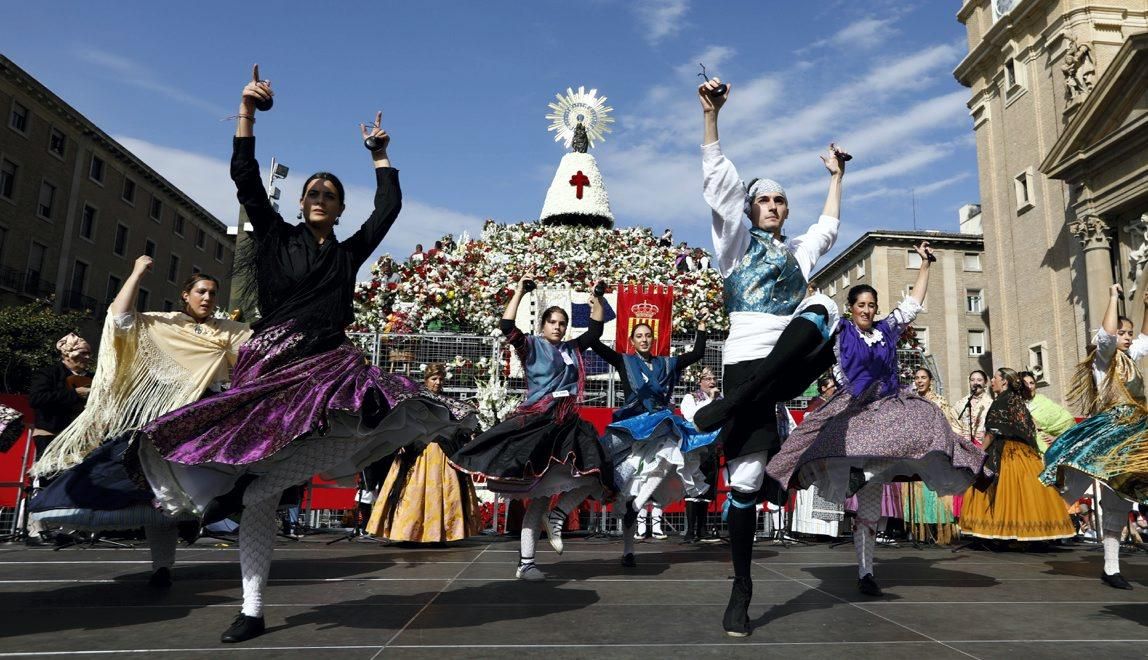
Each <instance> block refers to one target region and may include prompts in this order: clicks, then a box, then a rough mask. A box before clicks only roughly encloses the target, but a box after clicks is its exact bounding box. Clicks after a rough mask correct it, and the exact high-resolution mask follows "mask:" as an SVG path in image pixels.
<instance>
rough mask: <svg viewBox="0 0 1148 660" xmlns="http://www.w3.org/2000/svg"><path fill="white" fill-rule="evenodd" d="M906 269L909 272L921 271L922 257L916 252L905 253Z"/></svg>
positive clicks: (907, 251)
mask: <svg viewBox="0 0 1148 660" xmlns="http://www.w3.org/2000/svg"><path fill="white" fill-rule="evenodd" d="M905 268H908V269H909V270H920V268H921V255H919V254H917V251H916V250H906V251H905Z"/></svg>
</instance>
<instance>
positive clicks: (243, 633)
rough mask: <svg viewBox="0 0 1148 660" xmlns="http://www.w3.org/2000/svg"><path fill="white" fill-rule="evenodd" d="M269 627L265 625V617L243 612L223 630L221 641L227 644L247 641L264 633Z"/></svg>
mask: <svg viewBox="0 0 1148 660" xmlns="http://www.w3.org/2000/svg"><path fill="white" fill-rule="evenodd" d="M266 629H267V628H266V627H265V626H264V625H263V617H261V616H247V615H246V614H243V613H242V612H241V613H240V614H239V616H237V617H235V620H234V621H232V622H231V627H230V628H228V629H227V630H224V631H223V635H222V636H220V638H219V641H221V642H223V643H225V644H234V643H235V642H246V641H247V640H249V639H252V638H255V637H258V636H260V635H262V634H263V632H264V631H265V630H266Z"/></svg>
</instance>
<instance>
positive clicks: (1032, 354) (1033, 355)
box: [1028, 342, 1048, 385]
mask: <svg viewBox="0 0 1148 660" xmlns="http://www.w3.org/2000/svg"><path fill="white" fill-rule="evenodd" d="M1046 350H1048V348H1047V347H1046V346H1045V344H1044V342H1041V343H1039V344H1033V345H1032V346H1029V347H1028V370H1029V371H1031V372H1032V375H1033V378H1035V379H1036V382H1037V383H1038V384H1042V385H1047V384H1048V378H1047V377H1046V376H1045V373H1044V364H1045V359H1044V353H1045V351H1046Z"/></svg>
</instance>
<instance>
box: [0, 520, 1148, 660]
mask: <svg viewBox="0 0 1148 660" xmlns="http://www.w3.org/2000/svg"><path fill="white" fill-rule="evenodd" d="M333 538H336V537H334V536H312V537H308V538H307V539H306V540H304V541H303V542H290V541H281V542H280V543H279V545H278V547H277V548H276V554H275V562H274V565H273V567H272V570H271V583H270V586H269V587H268V589H267V592H266V599H267V605H266V614H265V616H266V620H267V626H268V632H267V634H265V635H263V636H262V637H259V638H256V639H254V640H251V641H249V642H247V643H244V644H231V645H225V644H221V643H219V641H218V640H219V634H220V633H221V632H222V631H223V630H224V629H225V628H226V627H227V626H228V624H229V623H230V621H231V619H232V618H233V617H234V616H235V614H236V613H237V612H238V608H239V604H238V603H239V566H238V559H239V557H238V553H237V551H236V549H235V548H234V547H233V546H216V545H215V544H216V542H215V541H212V540H210V539H201V540H200V541H199V542H198V543H197V544H196V545H195V546H192V547H190V548H183V547H181V548H180V550H179V553H178V564H177V566H176V568H175V571H174V577H175V584H174V586H173V587H172V589H171V590H170V591H168V592H166V593H154V592H151V591H149V589H148V587H147V585H146V583H145V581H146V580H147V577H148V575H149V573H150V570H149V567H150V563H149V561H148V553H147V550H146V549H145V548H140V547H137V548H136V549H130V550H119V549H94V548H84V549H79V548H71V549H66V550H62V551H59V552H54V551H53V550H52V549H50V548H26V547H24V546H22V545H0V584H2V589H3V593H2V594H0V610H2V617H0V657H18V656H19V657H29V656H57V655H69V654H72V653H83V654H85V655H89V656H95V657H114V658H117V659H118V658H128V657H153V658H154V657H161V658H196V657H215V656H220V655H224V654H226V655H233V656H235V657H241V658H245V659H246V658H264V657H267V658H271V657H275V658H306V659H307V660H315V659H318V658H363V659H366V658H374V657H388V658H389V657H428V658H429V657H433V658H481V657H490V658H502V659H505V658H507V657H508V656H513V655H519V656H521V657H523V658H526V657H529V658H536V657H545V658H548V659H549V658H586V657H593V658H599V657H644V658H666V657H674V658H679V657H680V658H699V657H722V658H726V657H746V658H749V657H753V658H761V657H788V658H800V659H801V660H809V659H812V658H855V657H866V658H881V659H882V660H893V659H895V658H929V659H930V660H933V659H937V658H969V657H975V658H1008V659H1009V660H1015V659H1016V658H1025V659H1026V660H1028V659H1030V658H1052V657H1087V656H1091V657H1097V658H1098V657H1108V658H1117V657H1145V656H1146V655H1148V554H1145V553H1143V552H1136V553H1132V554H1127V555H1124V556H1123V557H1122V558H1123V560H1124V569H1123V573H1124V575H1125V576H1126V577H1127V578H1128V579H1129V580H1130V581H1131V582H1132V583H1133V585H1134V586H1135V590H1133V591H1118V590H1115V589H1111V588H1109V587H1106V586H1104V585H1103V584H1101V583H1100V580H1099V579H1098V577H1099V574H1100V570H1101V555H1100V552H1099V551H1088V550H1085V549H1079V548H1077V549H1070V550H1060V551H1054V552H1048V553H1039V554H1038V553H1021V552H1000V553H993V552H986V551H968V550H965V551H961V552H958V553H956V554H953V553H950V552H949V551H948V550H947V549H943V548H926V549H921V550H916V549H913V548H912V547H905V546H901V547H898V548H888V547H879V548H878V550H877V565H876V574H877V577H878V580H879V581H880V584H881V586H882V587H883V588H884V589H885V591H886V596H885V597H884V598H882V599H872V598H867V597H865V596H862V595H860V594H859V593H858V592H857V589H856V580H857V573H856V568H855V559H854V554H853V548H852V546H851V545H845V546H841V547H838V548H832V549H831V548H829V547H828V545H826V544H820V545H813V546H808V547H789V548H783V547H779V546H774V545H772V544H770V543H768V542H764V543H759V544H758V545H757V548H756V553H755V562H754V569H753V570H754V601H753V605H752V606H751V608H750V616H751V617H753V618H754V619H755V625H756V629H755V630H754V632H753V635H752V636H750V637H747V638H743V639H734V638H730V637H727V636H726V635H725V633H724V632H722V629H721V623H720V621H721V615H722V611H723V610H724V607H725V602H726V599H727V597H728V595H729V589H730V582H729V580H728V575H729V572H730V569H729V562H728V558H727V552H728V548H727V547H726V546H724V545H717V546H700V547H694V546H680V545H678V544H677V542H676V541H675V540H673V538H671V539H670V540H668V541H661V542H656V541H655V542H643V543H639V544H638V546H637V547H638V561H639V567H638V568H635V569H623V568H622V567H621V565H620V564H619V554H620V551H621V543H620V541H618V540H616V539H615V540H610V541H602V540H595V539H571V540H568V541H567V544H566V553H565V554H564V555H563V556H561V557H559V556H557V555H556V554H555V553H554V552H552V551H551V550H550V547H549V545H548V544H547V543H546V541H545V540H543V541H541V542H540V543H539V552H538V559H539V564H540V566H541V567H542V568H543V569H544V570H545V571H546V572H547V574H548V575H549V576H550V579H549V580H547V581H546V582H541V583H526V582H521V581H517V580H515V579H513V577H514V567H515V562H516V561H517V558H518V552H517V543H516V542H515V540H514V539H510V538H498V539H487V538H480V539H475V540H472V541H468V542H466V543H463V544H460V545H455V546H451V547H444V548H429V549H428V548H414V547H403V546H389V547H385V546H384V547H376V546H374V545H370V544H365V543H344V542H340V543H336V544H334V545H326V544H325V541H328V540H331V539H333Z"/></svg>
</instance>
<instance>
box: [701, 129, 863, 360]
mask: <svg viewBox="0 0 1148 660" xmlns="http://www.w3.org/2000/svg"><path fill="white" fill-rule="evenodd" d="M702 188H703V190H702V194H703V196H704V197H705V200H706V203H707V204H709V206H710V210H711V213H712V215H713V225H712V233H713V241H714V263H715V266H714V267H715V268H717V270H718V272H719V273H721V276H722V277H728V276H729V274H730V273H732V272H733V271H734V269H735V268H737V266H738V264H739V263H740V262H741V260H742V258H743V257H744V256H745V253H746V251H747V250H748V249H749V241H750V235H749V218H747V217H746V216H745V185H743V184H742V181H741V177H740V176H739V175H738V173H737V168H735V167H734V166H733V163H732V162H730V160H729V159H728V158H726V157H725V155H724V154H722V151H721V143H720V142H714V143H712V144H705V145H702ZM840 225H841V221H840V220H839V219H837V218H834V217H832V216H828V215H823V216H821V217H820V218H818V220H817V222H816V223H814V225H813V226H812V227H810V228H809V230H808V231H806V232H805V233H804V234H802V235H800V236H797V237H796V238H788V239H786V240H785V242H784V243H782V242H781V241H778V239H776V238H775V239H773V240H774V241H775V242H776V243H777V244H778V245H784V246H785V249H787V250H789V252H790V253H791V254H792V255H793V258H794V259H795V260H796V261H797V265H798V267H799V268H801V274H802V276H804V277H805V279H806V280H808V279H809V274H810V273H811V272H812V271H813V267H814V266H816V265H817V260H818V259H820V258H821V257H822V256H824V255H825V253H826V252H829V250H830V249H832V248H833V244H834V242H836V241H837V230H838V228H839V227H840ZM826 303H828V304H826ZM810 304H820V305H825V306H826V309H829V310H830V314H831V316H834V317H835V316H836V312H837V306H836V304H834V303H833V302H832V300H831V299H830V298H829V297H828V296H823V295H821V294H817V295H816V296H811V297H810V298H806V299H805V300H804V301H803V302H802V304H801V306H799V307H798V309H797V311H795V312H794V314H797V313H799V312H800V311H801V310H802V309H803V308H804V307H807V306H809V305H810ZM792 318H793V315H790V316H780V315H777V314H764V313H761V312H732V313H731V314H730V315H729V326H730V327H729V337H728V338H727V339H726V342H725V350H724V351H723V354H722V363H723V364H735V363H737V362H745V361H748V360H756V359H758V358H763V357H765V356H766V355H769V352H770V351H771V350H773V346H774V344H776V343H777V338H778V337H779V336H780V335H781V332H782V331H783V330H785V327H786V326H787V325H789V321H790V319H792ZM830 321H831V322H834V321H835V318H831V319H830Z"/></svg>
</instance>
